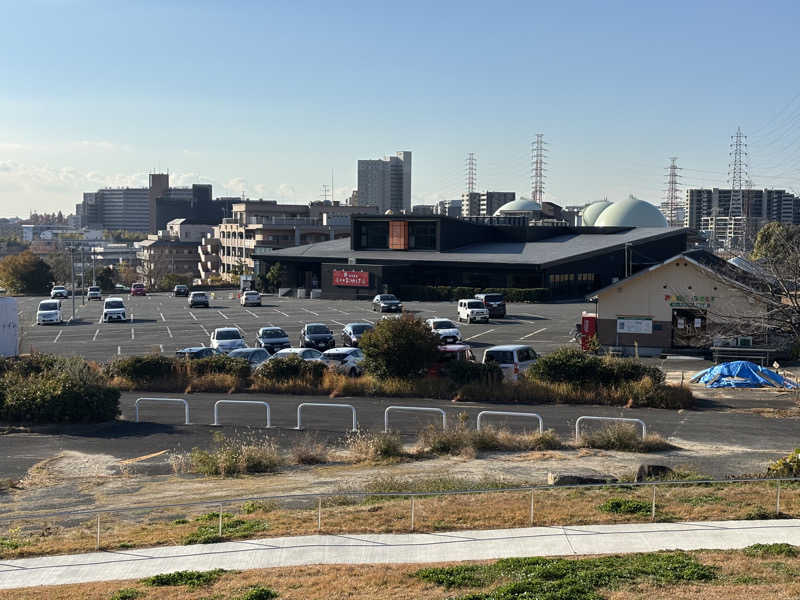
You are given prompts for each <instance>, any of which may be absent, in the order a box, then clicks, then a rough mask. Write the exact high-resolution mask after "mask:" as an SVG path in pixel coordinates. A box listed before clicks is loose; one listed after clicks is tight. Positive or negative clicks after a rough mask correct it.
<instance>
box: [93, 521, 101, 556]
mask: <svg viewBox="0 0 800 600" xmlns="http://www.w3.org/2000/svg"><path fill="white" fill-rule="evenodd" d="M94 549H95V550H100V513H97V539H96V540H95V547H94Z"/></svg>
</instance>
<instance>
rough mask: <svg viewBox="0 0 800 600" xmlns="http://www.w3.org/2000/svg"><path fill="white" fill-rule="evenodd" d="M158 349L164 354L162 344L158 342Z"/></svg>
mask: <svg viewBox="0 0 800 600" xmlns="http://www.w3.org/2000/svg"><path fill="white" fill-rule="evenodd" d="M158 349H159V350H160V351H161V354H164V344H159V345H158Z"/></svg>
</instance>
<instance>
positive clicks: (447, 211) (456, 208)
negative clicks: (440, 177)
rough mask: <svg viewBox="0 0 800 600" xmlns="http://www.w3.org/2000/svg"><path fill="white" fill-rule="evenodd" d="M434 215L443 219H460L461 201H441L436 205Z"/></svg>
mask: <svg viewBox="0 0 800 600" xmlns="http://www.w3.org/2000/svg"><path fill="white" fill-rule="evenodd" d="M434 214H437V215H440V216H442V217H452V218H454V219H455V218H458V217H460V216H461V199H460V198H459V199H457V200H439V202H437V203H436V207H435V209H434Z"/></svg>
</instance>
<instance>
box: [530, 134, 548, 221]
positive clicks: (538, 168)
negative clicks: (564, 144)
mask: <svg viewBox="0 0 800 600" xmlns="http://www.w3.org/2000/svg"><path fill="white" fill-rule="evenodd" d="M544 146H545V143H544V134H542V133H537V134H536V141H534V142H531V200H533V201H534V202H537V203H538V204H539V205H540V206H541V204H542V200H543V199H544V172H545V168H544V166H545V164H547V163H545V161H544V159H545V156H546V154H547V150H546V149H545V147H544Z"/></svg>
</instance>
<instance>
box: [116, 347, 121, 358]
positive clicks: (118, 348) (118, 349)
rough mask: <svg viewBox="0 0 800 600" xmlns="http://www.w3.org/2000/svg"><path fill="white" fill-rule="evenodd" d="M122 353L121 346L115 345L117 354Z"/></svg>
mask: <svg viewBox="0 0 800 600" xmlns="http://www.w3.org/2000/svg"><path fill="white" fill-rule="evenodd" d="M120 354H122V346H117V356H119V355H120Z"/></svg>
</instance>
